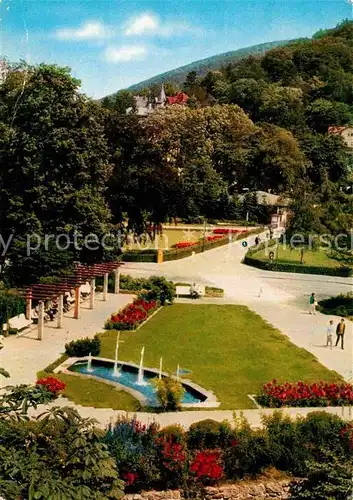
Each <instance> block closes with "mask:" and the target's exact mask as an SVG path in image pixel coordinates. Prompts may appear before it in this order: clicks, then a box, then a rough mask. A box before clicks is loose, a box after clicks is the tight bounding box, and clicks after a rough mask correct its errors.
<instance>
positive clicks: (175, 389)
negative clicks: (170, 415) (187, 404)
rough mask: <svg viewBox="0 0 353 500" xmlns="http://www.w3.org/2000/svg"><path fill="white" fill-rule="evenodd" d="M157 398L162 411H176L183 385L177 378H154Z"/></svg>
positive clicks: (179, 405)
mask: <svg viewBox="0 0 353 500" xmlns="http://www.w3.org/2000/svg"><path fill="white" fill-rule="evenodd" d="M155 383H156V386H157V399H158V401H159V403H160V405H161V407H162V408H163V410H164V411H178V410H180V408H181V401H182V399H183V396H184V387H183V386H182V384H181V383H180V382H178V381H177V380H175V379H173V378H170V377H163V378H161V379H157V380H156V382H155Z"/></svg>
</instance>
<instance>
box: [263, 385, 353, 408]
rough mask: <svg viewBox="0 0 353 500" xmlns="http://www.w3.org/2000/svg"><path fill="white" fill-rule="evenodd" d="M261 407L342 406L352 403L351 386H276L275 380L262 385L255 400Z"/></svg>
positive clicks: (352, 390)
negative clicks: (260, 392) (261, 390)
mask: <svg viewBox="0 0 353 500" xmlns="http://www.w3.org/2000/svg"><path fill="white" fill-rule="evenodd" d="M257 400H258V402H259V403H260V404H262V405H263V406H267V407H270V408H280V407H282V406H343V405H351V404H352V403H353V386H352V385H351V384H347V383H342V384H335V383H332V384H329V383H324V382H319V383H314V384H306V383H304V382H297V383H296V384H290V383H288V382H287V383H285V384H277V382H276V380H273V381H272V382H269V383H268V384H266V385H264V388H263V392H262V394H261V395H260V396H258V398H257Z"/></svg>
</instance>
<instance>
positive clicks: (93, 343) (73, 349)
mask: <svg viewBox="0 0 353 500" xmlns="http://www.w3.org/2000/svg"><path fill="white" fill-rule="evenodd" d="M100 348H101V341H100V338H99V337H98V335H95V336H94V338H93V339H90V338H88V337H86V338H84V339H79V340H73V341H72V342H70V343H68V344H65V352H66V354H67V355H68V356H70V357H75V358H76V357H77V358H81V357H83V356H88V355H89V353H91V354H92V356H98V355H99V353H100Z"/></svg>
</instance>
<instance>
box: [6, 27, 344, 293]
mask: <svg viewBox="0 0 353 500" xmlns="http://www.w3.org/2000/svg"><path fill="white" fill-rule="evenodd" d="M352 26H353V23H352V22H348V21H347V22H344V23H342V24H341V25H339V26H338V27H337V28H336V29H333V30H326V31H325V32H322V33H319V34H318V35H317V36H315V37H314V38H313V39H312V40H308V39H305V40H299V41H296V42H293V43H290V44H288V45H285V46H280V47H276V48H274V49H272V50H269V51H268V52H267V53H265V54H264V53H261V54H260V55H258V56H249V57H246V58H244V59H241V60H239V61H237V62H236V63H235V64H233V65H228V66H227V67H225V68H222V69H221V70H220V71H217V72H209V73H208V74H207V75H205V76H199V75H198V74H197V73H196V72H192V73H190V74H189V75H188V76H187V78H186V79H185V82H184V89H185V90H186V91H187V92H188V94H189V95H190V97H191V99H190V105H189V106H179V105H174V106H169V107H166V108H165V109H161V110H157V111H156V112H154V113H151V114H149V115H148V116H147V117H144V118H141V117H139V116H137V115H136V114H134V113H132V114H130V115H125V114H124V113H123V111H124V108H126V107H131V105H132V104H133V99H132V95H131V93H129V92H126V91H124V92H120V93H119V95H118V96H116V98H115V100H113V101H112V100H109V99H108V100H104V101H103V102H98V103H96V102H93V101H91V100H90V99H88V98H87V97H85V96H84V95H82V94H80V92H79V81H78V80H76V79H74V78H73V77H72V76H71V75H70V73H69V70H68V69H67V68H58V67H56V66H48V65H43V64H42V65H39V66H36V67H28V66H24V65H23V64H22V65H21V64H20V65H18V66H16V67H15V66H13V67H12V68H11V70H10V72H9V73H8V75H7V77H6V79H5V80H4V82H3V83H2V84H1V85H0V131H1V134H0V136H1V139H0V230H1V235H2V241H3V242H4V243H2V247H4V246H5V245H6V243H8V244H9V245H8V248H7V249H6V251H4V252H1V255H2V260H3V264H4V265H3V266H2V267H1V272H2V275H3V276H2V277H3V279H5V280H6V282H7V283H9V284H26V283H30V282H33V281H38V280H39V278H41V277H45V276H52V275H54V274H56V273H58V272H59V271H60V270H62V269H66V268H68V267H70V265H72V264H73V262H74V261H77V260H79V261H81V262H95V261H101V260H105V259H114V258H116V257H117V254H118V253H119V247H121V243H122V241H123V240H124V236H125V233H124V231H125V230H126V228H125V226H123V224H122V223H123V222H127V223H128V228H127V229H132V230H133V231H135V233H136V234H142V233H146V228H147V227H148V225H149V224H150V223H156V224H159V223H161V222H163V221H166V220H168V219H172V218H176V217H181V218H183V219H184V220H188V221H195V220H200V218H205V217H206V218H207V219H221V218H222V219H244V218H246V217H247V218H249V217H250V218H252V219H253V220H256V221H258V222H268V220H269V213H270V212H271V208H270V207H268V206H267V207H266V206H260V205H259V204H258V202H257V201H256V198H255V197H254V193H253V192H254V191H255V190H264V191H268V190H271V192H273V193H280V194H287V195H289V196H290V197H291V199H292V200H293V203H292V207H291V208H292V210H293V214H294V217H293V218H292V221H291V224H290V227H289V233H291V234H293V233H295V232H297V231H298V230H300V232H302V233H303V232H304V233H305V234H306V235H308V234H309V233H311V232H317V233H322V232H328V233H330V234H332V235H336V234H338V233H339V232H341V233H343V234H347V235H349V234H350V233H349V231H350V228H351V227H352V213H353V209H352V193H351V189H352V188H351V175H352V173H351V166H352V160H351V159H349V157H348V156H347V154H346V149H345V146H344V143H343V141H342V140H341V138H340V137H338V136H333V135H330V134H328V127H329V126H330V125H335V126H340V125H347V124H350V123H352V121H353V107H352V97H353V86H352V75H353V55H352V29H353V28H352ZM171 90H172V89H168V91H171ZM132 107H133V106H132ZM244 190H247V191H248V193H249V194H247V196H246V198H241V197H239V195H241V194H243V193H244ZM121 233H124V234H121ZM60 234H61V235H63V236H61V237H60V238H61V239H59V240H56V237H58V236H59V235H60ZM92 234H94V235H96V238H97V240H98V241H97V240H96V239H95V243H94V245H92V241H91V242H90V243H91V244H90V245H87V243H86V244H83V243H85V240H86V238H89V237H90V236H91V235H92ZM108 234H109V237H108V240H105V241H104V243H105V244H104V243H103V237H104V236H105V235H108ZM28 235H29V238H30V239H29V241H30V243H31V246H32V248H31V251H30V252H28ZM45 235H47V236H49V235H52V237H50V238H49V239H48V238H47V240H45ZM40 238H41V240H42V241H41V245H39V239H40ZM108 242H109V244H108V245H107V243H108ZM208 243H210V242H208ZM65 245H66V247H65ZM63 246H64V247H65V248H66V249H65V250H62V247H63ZM2 250H3V248H2ZM346 250H348V241H347V249H346ZM343 251H344V249H343ZM349 256H350V255H349V254H348V251H346V252H345V255H344V256H341V257H342V258H349ZM139 258H140V257H139ZM143 258H144V256H141V259H142V260H143ZM145 258H146V259H148V260H150V259H151V255H150V254H148V255H147V254H146V256H145Z"/></svg>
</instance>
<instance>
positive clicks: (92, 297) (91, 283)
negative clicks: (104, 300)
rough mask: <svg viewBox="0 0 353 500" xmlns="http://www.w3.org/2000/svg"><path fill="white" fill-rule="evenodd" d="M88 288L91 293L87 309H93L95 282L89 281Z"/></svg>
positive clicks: (93, 280)
mask: <svg viewBox="0 0 353 500" xmlns="http://www.w3.org/2000/svg"><path fill="white" fill-rule="evenodd" d="M90 286H91V292H90V296H89V308H90V309H94V299H95V293H96V280H95V279H94V278H92V279H91V281H90Z"/></svg>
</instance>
